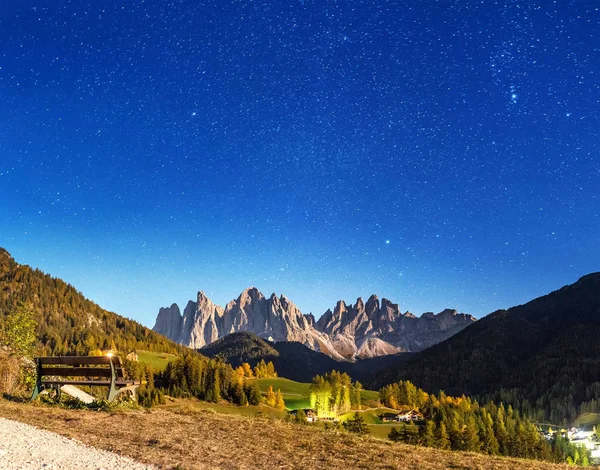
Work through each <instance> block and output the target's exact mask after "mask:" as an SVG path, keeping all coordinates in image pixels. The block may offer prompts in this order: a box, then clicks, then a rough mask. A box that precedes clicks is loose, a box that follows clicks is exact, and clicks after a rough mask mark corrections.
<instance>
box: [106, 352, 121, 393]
mask: <svg viewBox="0 0 600 470" xmlns="http://www.w3.org/2000/svg"><path fill="white" fill-rule="evenodd" d="M118 393H119V390H118V389H117V371H116V370H115V365H114V364H113V361H112V358H111V359H110V387H109V388H108V401H113V400H114V399H115V397H116V396H117V394H118Z"/></svg>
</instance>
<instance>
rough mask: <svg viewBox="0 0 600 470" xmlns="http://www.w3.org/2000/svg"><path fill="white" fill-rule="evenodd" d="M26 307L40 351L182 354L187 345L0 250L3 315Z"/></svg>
mask: <svg viewBox="0 0 600 470" xmlns="http://www.w3.org/2000/svg"><path fill="white" fill-rule="evenodd" d="M18 306H23V307H25V308H27V309H30V310H31V313H32V316H33V318H34V319H35V321H36V322H37V337H38V342H39V344H38V352H39V353H41V354H44V355H68V354H70V355H73V354H81V355H85V354H88V353H89V352H90V351H92V350H94V349H117V350H119V351H120V352H125V353H126V352H129V351H132V350H134V349H145V350H150V351H160V352H168V353H173V354H178V353H182V352H183V351H184V350H185V349H187V348H184V347H183V346H180V345H177V344H175V343H174V342H172V341H170V340H168V339H167V338H165V337H164V336H161V335H159V334H157V333H155V332H153V331H152V330H150V329H149V328H146V327H144V326H142V325H141V324H139V323H138V322H135V321H133V320H129V319H127V318H124V317H121V316H119V315H117V314H115V313H112V312H108V311H106V310H104V309H102V308H101V307H99V306H98V305H96V304H95V303H94V302H92V301H90V300H88V299H86V298H85V297H84V296H83V294H81V292H78V291H77V290H76V289H75V288H74V287H73V286H71V285H69V284H67V283H66V282H64V281H62V280H60V279H57V278H54V277H51V276H49V275H48V274H44V273H43V272H41V271H39V270H38V269H32V268H30V267H29V266H26V265H20V264H18V263H17V262H16V261H15V260H14V259H13V258H12V257H11V256H10V254H9V253H8V252H7V251H6V250H5V249H3V248H0V315H3V316H7V315H9V314H12V313H13V312H15V311H16V310H17V307H18Z"/></svg>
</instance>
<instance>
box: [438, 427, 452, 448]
mask: <svg viewBox="0 0 600 470" xmlns="http://www.w3.org/2000/svg"><path fill="white" fill-rule="evenodd" d="M437 447H439V448H440V449H449V448H450V437H449V436H448V431H446V424H445V423H443V422H441V423H440V427H439V429H438V435H437Z"/></svg>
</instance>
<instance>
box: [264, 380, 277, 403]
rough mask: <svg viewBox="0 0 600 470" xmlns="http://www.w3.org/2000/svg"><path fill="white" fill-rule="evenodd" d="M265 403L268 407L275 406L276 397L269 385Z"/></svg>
mask: <svg viewBox="0 0 600 470" xmlns="http://www.w3.org/2000/svg"><path fill="white" fill-rule="evenodd" d="M265 403H266V404H267V405H268V406H275V404H276V403H277V397H276V396H275V392H273V386H271V385H269V390H268V391H267V396H266V399H265Z"/></svg>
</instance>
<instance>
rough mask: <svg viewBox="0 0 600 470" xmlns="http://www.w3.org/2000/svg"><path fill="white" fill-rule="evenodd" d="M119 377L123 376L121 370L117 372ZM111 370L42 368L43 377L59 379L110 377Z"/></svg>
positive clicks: (98, 368) (95, 368) (99, 368)
mask: <svg viewBox="0 0 600 470" xmlns="http://www.w3.org/2000/svg"><path fill="white" fill-rule="evenodd" d="M115 372H116V374H117V377H119V376H121V377H122V376H123V372H122V371H121V369H117V370H116V371H115ZM110 374H111V372H110V369H109V368H106V367H42V375H43V376H45V375H54V376H58V377H110V376H111V375H110Z"/></svg>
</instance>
